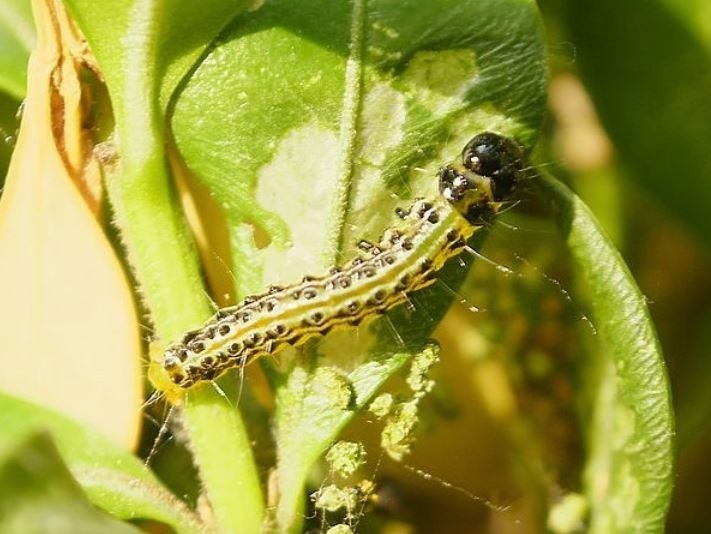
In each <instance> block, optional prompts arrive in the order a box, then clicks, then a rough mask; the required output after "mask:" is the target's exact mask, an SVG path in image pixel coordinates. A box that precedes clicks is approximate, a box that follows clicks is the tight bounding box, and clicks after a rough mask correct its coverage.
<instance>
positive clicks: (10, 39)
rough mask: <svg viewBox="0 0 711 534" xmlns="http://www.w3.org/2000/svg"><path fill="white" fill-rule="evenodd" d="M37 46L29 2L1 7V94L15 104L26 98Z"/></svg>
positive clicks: (15, 0) (14, 0) (12, 0)
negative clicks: (29, 69) (29, 63)
mask: <svg viewBox="0 0 711 534" xmlns="http://www.w3.org/2000/svg"><path fill="white" fill-rule="evenodd" d="M34 45H35V28H34V24H33V21H32V11H31V9H30V2H29V1H28V0H3V2H2V3H1V4H0V91H1V92H5V93H7V94H8V95H10V96H11V97H13V98H15V99H16V100H21V99H22V98H23V97H24V96H25V86H26V84H27V61H28V59H29V57H30V50H32V48H33V47H34Z"/></svg>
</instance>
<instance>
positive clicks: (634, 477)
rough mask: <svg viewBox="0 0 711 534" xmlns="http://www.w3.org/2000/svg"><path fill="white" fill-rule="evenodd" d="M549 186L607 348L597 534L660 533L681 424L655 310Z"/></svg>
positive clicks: (595, 473) (601, 383)
mask: <svg viewBox="0 0 711 534" xmlns="http://www.w3.org/2000/svg"><path fill="white" fill-rule="evenodd" d="M543 184H544V187H545V190H546V192H547V194H548V196H549V198H550V199H551V202H552V204H553V206H554V208H555V210H556V212H557V214H558V221H559V224H560V225H561V227H562V229H563V232H564V234H565V236H566V240H567V244H568V247H569V249H570V251H571V253H572V255H573V258H574V260H575V263H576V264H577V267H578V270H579V272H580V274H581V275H582V279H583V280H584V283H585V285H586V286H587V287H588V288H589V290H590V296H591V299H590V306H591V308H592V311H593V319H594V321H595V324H596V326H597V330H598V335H597V338H598V341H599V344H600V348H599V354H598V359H597V361H596V362H595V364H594V365H593V369H594V371H593V372H594V373H596V375H597V376H591V377H590V382H592V383H594V384H595V388H594V391H593V393H592V395H593V397H594V399H593V404H594V406H593V415H592V419H591V422H590V424H589V427H588V428H589V429H590V432H589V435H588V439H589V449H590V452H589V456H588V460H587V469H586V480H585V483H586V490H587V497H588V500H589V505H590V531H591V532H660V531H662V530H663V528H664V520H665V517H666V511H667V509H668V507H669V500H670V496H671V486H672V474H673V470H672V462H673V448H674V447H673V436H674V422H673V415H672V409H671V399H670V395H669V382H668V378H667V374H666V369H665V366H664V359H663V356H662V353H661V348H660V346H659V341H658V340H657V336H656V332H655V329H654V326H653V324H652V322H651V319H650V316H649V310H648V309H647V305H646V302H645V300H644V296H643V295H642V294H641V292H640V290H639V288H638V287H637V285H636V284H635V282H634V279H633V278H632V275H631V274H630V272H629V270H628V269H627V266H626V265H625V264H624V261H623V260H622V258H621V256H620V253H619V252H617V250H615V249H614V247H613V246H612V245H611V244H610V242H609V240H608V238H607V236H605V234H604V233H603V232H602V230H601V229H600V227H599V225H598V223H597V221H595V219H594V217H593V215H592V214H591V212H590V211H589V210H588V208H587V207H586V206H585V205H584V204H583V203H582V202H581V201H580V199H579V198H578V197H577V196H575V195H574V194H573V193H572V192H571V191H570V190H569V189H567V188H566V187H565V186H564V185H562V184H561V183H559V182H557V181H556V180H555V179H553V178H551V177H547V176H546V177H544V178H543ZM591 375H592V373H591Z"/></svg>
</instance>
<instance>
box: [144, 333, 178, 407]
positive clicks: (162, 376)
mask: <svg viewBox="0 0 711 534" xmlns="http://www.w3.org/2000/svg"><path fill="white" fill-rule="evenodd" d="M149 356H150V362H149V364H148V373H147V375H148V381H149V382H150V383H151V385H152V386H153V389H154V390H155V391H156V392H157V393H158V394H159V395H160V397H159V398H164V399H165V400H166V401H168V403H170V404H171V405H172V406H179V405H181V404H182V403H183V399H184V398H185V389H184V388H181V387H180V386H177V385H176V384H175V383H173V381H172V380H171V379H170V376H169V375H168V373H167V372H166V370H165V368H164V367H163V364H162V362H163V348H162V347H160V346H159V344H158V343H151V345H150V348H149Z"/></svg>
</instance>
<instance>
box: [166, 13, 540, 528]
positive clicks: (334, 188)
mask: <svg viewBox="0 0 711 534" xmlns="http://www.w3.org/2000/svg"><path fill="white" fill-rule="evenodd" d="M543 54H544V51H543V41H542V38H541V35H540V32H539V23H538V18H537V13H536V10H535V5H534V4H533V3H531V2H519V1H503V2H459V1H454V0H439V1H436V2H427V3H422V2H418V1H414V0H413V1H405V2H403V1H397V2H395V1H390V0H388V1H383V0H380V1H372V2H367V3H366V2H362V1H361V0H355V1H352V2H351V1H344V2H335V3H334V2H327V1H324V0H309V1H306V2H292V1H285V0H281V1H273V2H268V3H266V4H265V5H264V7H263V8H261V9H260V10H259V11H257V12H255V13H250V14H244V15H242V16H240V17H238V18H237V19H236V20H235V22H234V24H232V25H231V26H230V28H228V30H227V31H226V32H224V34H223V35H222V36H221V37H220V39H219V41H218V42H217V43H216V45H215V47H214V49H213V50H211V51H210V53H209V54H208V55H207V56H206V57H205V59H204V60H203V61H202V62H201V64H200V65H199V67H198V68H197V69H196V70H195V72H194V73H193V75H192V76H191V77H190V79H189V80H188V81H187V83H186V84H185V87H184V89H183V90H182V92H181V93H180V94H179V95H178V96H177V99H176V103H175V111H174V115H173V117H172V125H173V132H174V135H175V138H176V142H177V146H178V148H179V150H180V152H181V154H182V156H183V158H184V161H185V163H186V165H187V167H189V168H190V170H191V171H192V172H193V173H194V174H195V176H196V178H197V180H199V181H200V182H201V184H202V186H204V188H206V189H207V190H208V191H209V194H210V197H211V200H212V201H213V202H214V203H216V204H217V208H218V209H219V208H221V209H222V212H223V215H224V217H225V219H226V221H227V230H228V233H229V242H230V245H231V257H228V258H223V260H224V262H225V263H227V264H229V263H231V273H232V274H233V275H234V277H235V282H236V287H235V290H234V293H235V294H236V295H237V296H244V295H246V294H250V293H257V292H261V291H263V290H264V289H265V288H266V287H267V286H269V285H270V284H277V285H283V284H290V283H295V282H297V281H298V280H299V279H300V278H301V276H303V275H305V274H309V275H319V274H322V273H324V272H326V270H327V269H328V268H329V267H331V266H333V265H336V264H340V265H343V263H344V262H345V261H346V260H347V259H348V258H351V257H353V255H354V253H355V250H356V249H355V244H356V243H357V242H358V241H359V240H361V239H368V240H375V239H377V238H378V237H379V236H380V235H381V234H382V232H383V231H384V230H385V229H386V228H387V227H388V226H390V225H391V224H392V223H393V221H394V219H395V216H394V214H393V211H394V209H395V208H396V207H406V206H407V205H408V204H409V203H411V202H412V200H413V199H414V198H416V197H418V196H430V195H433V194H435V192H436V191H437V183H436V172H437V170H438V169H439V167H440V166H442V165H443V164H445V163H447V162H449V161H451V160H453V159H454V158H455V157H457V156H458V155H459V153H460V152H461V150H462V147H463V146H464V145H465V144H466V142H467V141H468V140H469V139H470V138H471V137H472V136H474V135H475V134H477V133H480V132H482V131H485V130H492V131H496V132H499V133H501V134H503V135H506V136H509V137H513V138H515V139H517V140H518V141H519V142H520V143H521V144H522V145H524V147H526V148H530V146H531V144H532V142H533V141H534V139H535V137H536V132H537V128H538V125H539V122H540V119H541V116H542V112H543V104H544V101H545V88H546V73H545V69H544V68H543V65H544V61H543ZM214 203H213V204H212V205H211V206H210V207H209V208H208V209H209V210H214V209H215V205H214ZM464 274H465V270H463V269H462V268H461V267H460V266H459V265H456V266H452V267H451V268H450V269H447V270H445V272H443V273H440V276H441V279H442V280H444V282H445V283H446V284H447V286H448V287H450V288H451V287H456V286H457V284H458V283H459V281H460V280H461V278H462V277H463V276H464ZM450 291H451V290H450ZM450 301H451V294H450V293H449V292H447V291H446V290H444V289H442V288H432V289H429V290H426V291H425V292H424V294H418V296H417V304H416V305H415V306H414V307H415V309H416V311H414V312H411V311H408V310H407V309H404V308H405V307H401V308H400V309H398V310H397V311H395V312H394V313H393V314H392V315H391V317H390V318H388V319H387V320H384V321H376V322H373V323H370V324H369V325H367V326H365V327H361V328H360V329H359V330H358V332H357V333H354V332H353V331H350V332H340V333H333V334H330V335H329V336H328V337H326V338H325V339H324V340H323V342H321V343H320V344H319V346H318V348H317V349H316V350H314V351H310V353H311V355H312V356H313V358H312V359H311V360H310V363H305V362H304V360H303V359H301V360H297V361H299V362H300V363H297V364H296V366H295V367H294V368H293V369H292V371H291V373H289V372H288V369H289V365H283V367H282V369H287V371H286V372H284V373H282V374H281V376H280V377H279V378H278V379H277V382H279V385H278V386H277V389H278V392H277V402H278V408H277V438H276V439H277V448H278V454H279V466H278V473H279V474H280V480H279V484H280V487H279V491H280V494H281V499H280V502H279V506H278V510H277V512H276V514H277V521H278V524H279V525H280V528H282V529H285V530H286V529H290V528H291V529H296V528H298V517H299V506H300V504H301V496H302V490H303V483H304V480H305V478H306V475H307V474H308V471H309V469H310V466H311V464H312V463H313V461H314V460H315V459H316V458H317V457H318V456H319V454H320V453H321V452H323V450H325V449H326V448H327V446H328V445H329V443H330V442H331V441H332V440H333V439H335V437H336V435H337V433H338V432H339V430H340V429H341V428H343V427H344V426H345V424H347V423H348V422H349V421H350V420H351V419H352V418H353V417H354V415H355V414H356V413H357V411H358V409H359V408H360V407H361V406H362V404H363V403H364V402H365V401H367V399H368V398H370V397H371V396H372V395H373V394H374V393H375V392H376V391H377V389H378V387H379V386H380V385H381V384H382V383H383V382H384V381H385V379H387V378H388V377H389V376H391V375H392V374H393V373H394V372H396V371H397V369H398V368H400V366H401V365H402V364H403V363H404V362H406V361H407V359H408V358H409V356H410V353H411V351H412V350H413V349H417V348H419V347H420V346H421V345H422V343H424V342H425V340H426V339H427V337H428V335H429V333H430V332H431V331H432V329H433V328H434V326H435V325H436V323H437V321H438V320H439V318H441V316H442V315H443V314H444V312H445V311H446V309H447V307H448V305H449V302H450ZM336 304H337V303H334V304H333V305H334V306H336ZM393 330H396V332H393ZM276 359H277V360H278V361H281V362H283V361H284V360H287V361H288V358H287V356H286V355H285V353H281V354H280V355H277V356H276ZM313 362H316V363H315V365H313ZM359 377H361V378H362V380H363V382H362V383H360V382H359V380H360V378H359ZM348 391H351V392H352V393H353V395H354V397H353V398H354V399H356V401H355V403H354V404H353V403H348V402H345V404H344V403H343V402H337V401H338V399H340V400H343V399H344V398H346V397H348V395H347V392H348Z"/></svg>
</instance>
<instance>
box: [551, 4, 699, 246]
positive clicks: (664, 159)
mask: <svg viewBox="0 0 711 534" xmlns="http://www.w3.org/2000/svg"><path fill="white" fill-rule="evenodd" d="M709 5H710V4H709V3H708V2H703V1H701V2H698V1H696V2H694V1H688V2H687V1H685V0H652V1H648V0H632V1H628V2H616V1H615V0H603V1H602V2H600V1H597V0H581V1H577V2H565V10H564V12H565V15H566V20H567V24H568V26H569V31H570V38H571V40H572V41H573V43H574V44H575V47H576V57H577V62H578V64H579V65H580V69H581V72H582V74H583V78H584V80H585V82H586V85H587V87H588V89H589V90H590V92H591V95H592V97H593V100H594V102H595V105H596V107H597V109H598V112H599V113H600V116H601V118H602V121H603V123H604V125H605V128H606V129H607V131H608V132H609V134H610V136H611V137H612V140H613V141H614V145H615V150H616V151H618V153H619V155H620V158H621V160H622V162H623V163H624V164H625V166H626V167H627V168H628V169H629V171H630V174H631V177H632V178H633V179H634V180H635V181H636V182H637V183H638V184H639V185H640V186H641V187H643V188H644V189H646V190H648V191H650V192H651V193H652V194H653V195H654V196H655V197H656V199H657V201H658V202H660V203H661V204H662V205H664V206H666V207H667V208H668V209H669V210H671V211H672V212H673V213H674V214H675V215H676V216H677V217H679V218H680V219H681V220H683V221H684V222H685V223H687V224H688V225H689V226H690V227H691V228H692V229H694V230H695V231H696V235H697V236H698V237H699V238H700V239H702V240H703V241H704V242H705V243H706V245H707V246H708V245H709V244H711V241H710V240H709V236H711V220H710V219H709V217H708V199H709V198H711V158H709V157H708V146H707V145H708V139H711V105H709V96H708V95H709V94H711V26H710V25H709V24H708V21H709V20H711V8H710V7H709Z"/></svg>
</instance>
